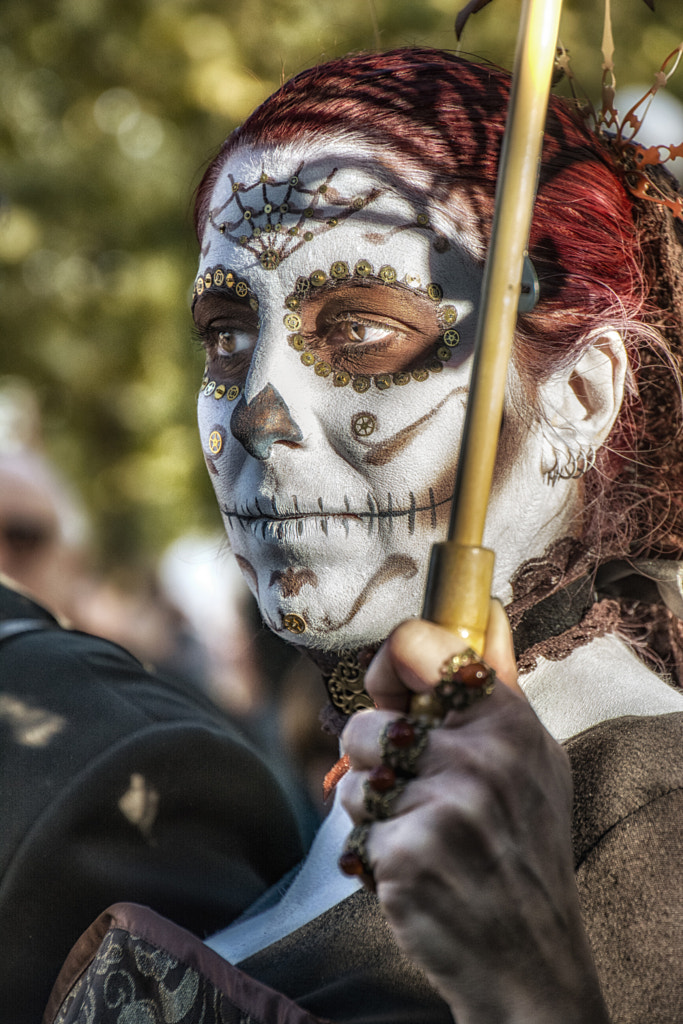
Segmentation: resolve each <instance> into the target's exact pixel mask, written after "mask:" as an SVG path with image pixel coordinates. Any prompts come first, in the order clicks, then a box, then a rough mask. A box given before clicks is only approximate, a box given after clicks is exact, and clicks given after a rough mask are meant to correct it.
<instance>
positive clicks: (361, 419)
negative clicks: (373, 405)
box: [351, 412, 377, 437]
mask: <svg viewBox="0 0 683 1024" xmlns="http://www.w3.org/2000/svg"><path fill="white" fill-rule="evenodd" d="M376 427H377V417H376V416H373V415H372V413H371V412H359V413H357V415H356V416H354V417H353V419H352V420H351V430H352V431H353V433H354V434H355V435H356V437H369V436H370V434H373V433H374V431H375V428H376Z"/></svg>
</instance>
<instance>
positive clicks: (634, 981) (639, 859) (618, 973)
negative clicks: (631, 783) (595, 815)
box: [576, 790, 683, 1024]
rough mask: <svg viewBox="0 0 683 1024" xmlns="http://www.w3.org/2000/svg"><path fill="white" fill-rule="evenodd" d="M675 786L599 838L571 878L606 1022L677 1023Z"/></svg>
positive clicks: (682, 807)
mask: <svg viewBox="0 0 683 1024" xmlns="http://www.w3.org/2000/svg"><path fill="white" fill-rule="evenodd" d="M682 812H683V792H682V791H681V790H676V791H674V792H671V793H670V794H668V796H665V797H660V798H659V799H657V800H654V801H653V802H652V803H650V804H648V805H647V806H646V807H643V808H641V809H640V810H638V811H637V812H636V813H634V814H632V815H629V816H628V817H627V818H625V819H624V820H623V821H621V822H619V824H617V825H615V826H614V828H612V829H610V831H609V832H608V833H607V834H606V835H605V836H603V838H602V839H601V840H600V842H599V843H598V844H597V845H596V846H594V847H593V849H592V850H591V852H590V854H588V856H587V857H586V859H585V860H584V861H583V863H582V864H581V866H580V868H579V870H578V872H577V875H576V881H577V886H578V890H579V898H580V900H581V905H582V910H583V919H584V924H585V928H586V932H587V934H588V938H589V940H590V943H591V946H592V948H593V957H594V960H595V965H596V967H597V970H598V975H599V977H600V983H601V986H602V991H603V995H604V998H605V1002H606V1004H607V1007H608V1010H609V1012H610V1019H611V1020H612V1021H613V1022H614V1024H654V1022H655V1021H656V1022H657V1024H680V1022H681V1021H683V971H682V970H681V951H682V950H683V885H682V883H681V867H680V856H681V840H683V834H682V830H681V813H682Z"/></svg>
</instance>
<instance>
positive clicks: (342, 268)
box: [330, 260, 349, 280]
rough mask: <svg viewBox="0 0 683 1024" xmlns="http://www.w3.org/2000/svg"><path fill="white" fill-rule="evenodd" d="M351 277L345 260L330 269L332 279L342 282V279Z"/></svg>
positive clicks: (339, 261)
mask: <svg viewBox="0 0 683 1024" xmlns="http://www.w3.org/2000/svg"><path fill="white" fill-rule="evenodd" d="M348 276H349V267H348V264H347V263H344V261H343V260H337V261H336V262H335V263H333V264H332V266H331V267H330V277H334V278H335V279H336V280H340V279H341V278H342V277H348Z"/></svg>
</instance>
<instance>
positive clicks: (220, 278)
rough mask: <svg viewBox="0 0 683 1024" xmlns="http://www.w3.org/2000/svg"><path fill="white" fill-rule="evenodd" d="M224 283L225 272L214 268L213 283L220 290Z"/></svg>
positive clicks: (219, 268)
mask: <svg viewBox="0 0 683 1024" xmlns="http://www.w3.org/2000/svg"><path fill="white" fill-rule="evenodd" d="M224 281H225V272H224V270H223V268H222V267H216V269H215V270H214V272H213V283H214V284H215V285H217V286H218V287H219V288H220V287H221V285H222V284H223V282H224Z"/></svg>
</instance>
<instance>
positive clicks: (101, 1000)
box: [43, 904, 324, 1024]
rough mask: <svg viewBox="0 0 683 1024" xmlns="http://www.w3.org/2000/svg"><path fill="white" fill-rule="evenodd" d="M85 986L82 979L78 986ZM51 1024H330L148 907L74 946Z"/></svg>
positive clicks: (114, 914) (114, 918)
mask: <svg viewBox="0 0 683 1024" xmlns="http://www.w3.org/2000/svg"><path fill="white" fill-rule="evenodd" d="M74 979H77V980H74ZM43 1020H44V1024H266V1022H268V1024H324V1022H321V1020H320V1019H319V1018H317V1017H312V1016H310V1015H309V1014H308V1013H306V1012H305V1011H303V1010H301V1009H300V1008H299V1007H297V1006H296V1005H295V1004H294V1003H292V1002H290V1000H288V999H287V998H285V997H284V996H282V995H280V994H278V993H277V992H274V991H272V990H271V989H269V988H267V987H266V986H265V985H262V984H259V983H258V982H255V981H253V980H252V979H251V978H249V977H247V975H245V974H243V973H242V972H241V971H239V970H238V969H237V968H235V967H232V966H231V965H230V964H227V963H225V961H223V960H222V959H221V958H220V957H219V956H217V954H215V953H213V952H212V951H211V950H210V949H208V948H207V947H206V946H204V944H203V943H202V942H200V941H199V939H197V938H196V937H195V936H194V935H192V934H191V933H190V932H187V931H185V930H184V929H183V928H178V926H177V925H174V924H172V923H171V922H170V921H167V920H166V919H165V918H162V917H160V916H159V915H158V914H155V913H154V912H153V911H151V910H149V909H147V908H146V907H139V906H137V905H135V904H118V905H116V906H114V907H111V908H110V909H109V910H108V911H106V912H105V913H104V914H102V915H101V916H100V917H99V918H98V919H97V921H95V923H94V924H93V925H91V927H90V928H89V929H88V931H87V932H86V933H85V934H84V935H83V936H82V937H81V939H80V941H79V943H78V944H77V945H76V946H75V947H74V950H73V951H72V953H71V955H70V957H69V959H68V960H67V962H66V964H65V965H64V969H63V971H62V974H61V975H60V978H59V979H58V981H57V984H56V986H55V990H54V992H53V994H52V998H51V1000H50V1003H49V1005H48V1008H47V1010H46V1012H45V1016H44V1018H43Z"/></svg>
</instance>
